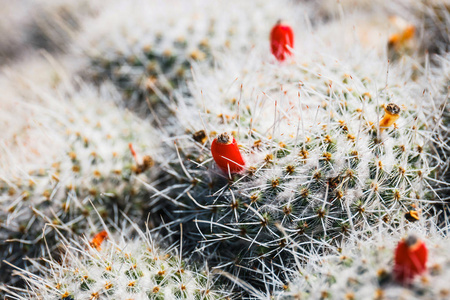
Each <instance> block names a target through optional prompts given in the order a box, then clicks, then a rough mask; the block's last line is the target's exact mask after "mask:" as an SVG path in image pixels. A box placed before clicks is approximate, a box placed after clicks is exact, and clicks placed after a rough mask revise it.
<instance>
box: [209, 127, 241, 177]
mask: <svg viewBox="0 0 450 300" xmlns="http://www.w3.org/2000/svg"><path fill="white" fill-rule="evenodd" d="M211 153H212V156H213V158H214V161H215V162H216V164H217V165H218V166H219V168H220V169H221V170H222V171H223V172H225V173H227V174H228V172H230V173H238V172H240V171H242V169H244V165H245V162H244V159H243V158H242V155H241V152H240V151H239V147H238V145H237V142H236V139H235V138H234V137H233V136H232V135H230V134H228V133H226V132H224V133H222V134H219V135H218V136H217V137H216V138H215V139H214V141H213V142H212V144H211Z"/></svg>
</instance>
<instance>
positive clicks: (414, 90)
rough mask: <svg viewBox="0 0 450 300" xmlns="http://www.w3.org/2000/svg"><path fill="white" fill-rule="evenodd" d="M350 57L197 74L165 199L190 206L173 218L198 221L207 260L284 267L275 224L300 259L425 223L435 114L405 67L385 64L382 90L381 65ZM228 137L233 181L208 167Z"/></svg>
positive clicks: (227, 66)
mask: <svg viewBox="0 0 450 300" xmlns="http://www.w3.org/2000/svg"><path fill="white" fill-rule="evenodd" d="M304 39H306V38H305V37H304ZM304 43H308V41H304ZM296 50H298V51H299V49H296ZM359 51H361V52H362V53H365V51H364V50H362V49H357V48H355V50H354V52H353V53H352V56H351V59H348V60H347V59H342V60H337V59H333V58H332V56H331V55H330V56H326V55H325V54H324V55H323V56H321V57H316V58H311V57H312V56H311V57H310V56H309V53H308V52H307V51H305V52H302V55H301V56H300V55H299V54H298V55H296V58H295V60H296V61H293V62H291V63H289V64H281V65H280V64H271V63H267V62H266V59H265V58H264V57H263V58H262V59H261V58H260V57H259V56H257V55H255V56H251V57H249V58H247V61H246V63H244V62H242V63H241V64H239V62H235V61H236V58H235V57H232V58H231V57H230V59H229V60H228V61H224V62H223V63H222V64H220V65H218V67H217V68H216V69H215V70H214V71H212V72H211V73H205V74H204V75H203V76H202V74H200V72H198V73H195V78H196V85H195V86H194V85H193V86H192V91H191V94H192V95H193V99H191V98H180V99H178V103H179V108H178V110H177V112H178V120H179V123H178V124H177V126H178V127H179V128H182V131H183V132H187V133H188V134H186V133H183V134H180V135H178V136H176V146H175V147H176V151H174V154H173V155H172V156H171V157H165V158H166V159H167V160H166V161H165V162H162V163H161V164H162V165H163V166H167V168H168V169H169V170H170V173H171V174H176V176H175V178H176V180H177V182H179V180H180V178H181V179H182V180H183V184H182V185H178V186H175V185H174V186H173V187H171V188H168V189H166V190H165V191H168V193H169V195H170V197H173V198H176V199H177V200H179V199H184V200H182V201H185V203H186V204H188V205H190V206H191V207H192V209H191V210H187V211H186V212H185V213H184V214H183V215H182V217H183V218H184V220H188V219H194V221H195V222H196V226H197V228H198V229H199V234H198V235H195V234H192V236H191V238H192V239H194V240H195V241H197V240H199V239H200V240H201V242H202V243H201V246H200V247H199V249H201V250H199V251H205V256H208V255H209V254H208V253H209V252H208V249H210V250H211V252H210V253H212V254H211V255H213V256H214V255H216V259H218V260H219V261H220V265H221V266H229V265H233V264H237V265H239V266H243V267H244V268H251V267H253V266H254V264H255V263H256V261H257V258H266V259H267V261H266V263H269V262H270V263H272V264H273V266H274V268H276V267H275V265H277V264H278V265H279V266H288V265H289V260H290V259H292V258H289V254H288V255H285V254H284V253H285V249H286V247H287V246H289V243H290V242H289V240H287V239H286V238H284V237H283V236H282V234H281V233H280V232H279V230H278V228H277V224H280V225H282V226H283V227H285V228H286V231H287V232H288V233H289V237H290V239H292V240H293V241H294V242H295V243H298V244H302V245H304V246H303V251H304V253H302V254H298V256H299V257H298V258H299V259H307V257H308V253H309V251H316V250H314V249H316V248H317V247H319V248H320V247H322V246H323V243H325V242H326V243H333V242H334V243H336V242H338V241H339V240H341V239H342V238H343V237H345V236H346V235H348V234H349V233H350V232H354V231H356V232H360V233H363V232H366V233H368V232H370V231H371V230H372V227H373V226H375V225H376V224H378V223H380V222H385V223H388V224H390V226H392V227H397V226H399V224H400V223H401V222H402V220H403V219H404V215H405V213H409V212H410V211H421V214H423V215H424V216H425V215H428V214H431V215H432V214H433V207H432V205H430V204H431V203H433V202H436V201H439V199H437V197H436V195H435V193H434V190H433V188H431V187H430V182H432V180H433V176H434V173H433V171H434V170H435V168H436V160H438V158H437V157H435V156H434V155H432V154H431V152H430V144H431V140H430V133H431V132H432V129H433V126H434V123H433V122H432V121H430V120H428V119H427V117H426V116H427V115H428V114H432V113H433V112H434V110H433V107H432V105H430V106H428V105H427V104H425V103H421V99H423V95H422V90H421V89H420V85H419V84H417V83H414V82H408V81H407V78H408V76H409V74H410V73H409V72H408V71H405V70H408V69H407V68H405V69H403V68H402V66H398V67H394V66H393V67H392V68H391V69H390V70H389V78H388V81H387V82H386V81H385V80H386V75H385V74H383V71H379V70H378V69H377V68H378V67H381V70H382V69H383V66H384V68H385V67H386V64H383V61H382V60H381V61H380V60H378V59H377V58H376V57H375V56H374V57H372V58H371V64H367V61H368V58H367V57H365V56H364V55H363V54H362V53H361V52H359ZM299 52H300V51H299ZM362 57H364V61H365V62H366V63H362V61H359V60H358V58H361V59H362ZM232 60H234V61H233V62H232ZM239 68H241V69H239ZM377 72H379V73H377ZM385 72H386V71H385ZM392 74H395V75H392ZM236 77H237V78H238V79H237V80H235V78H236ZM403 78H405V79H403ZM236 81H237V82H236ZM241 83H242V84H241ZM200 90H201V91H202V93H200V92H199V91H200ZM197 116H199V117H197ZM225 131H227V132H228V133H230V132H231V133H232V134H233V135H234V137H235V139H236V140H237V142H238V144H239V145H240V149H241V152H242V153H243V157H244V161H245V171H243V172H241V173H240V174H235V175H233V174H228V172H224V171H223V167H221V166H220V165H219V166H216V165H215V163H214V162H213V160H212V157H211V153H210V150H209V141H208V140H212V139H213V138H214V137H215V136H216V135H217V134H220V133H222V132H225ZM171 140H173V138H171ZM213 155H214V153H213ZM222 155H223V154H222ZM223 157H224V158H225V159H226V156H225V155H223ZM214 159H216V158H215V157H214ZM216 161H217V159H216ZM231 173H233V172H231ZM230 175H231V177H230ZM324 251H325V250H324ZM235 272H240V271H235ZM256 277H257V276H256Z"/></svg>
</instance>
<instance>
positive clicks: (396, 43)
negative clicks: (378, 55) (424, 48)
mask: <svg viewBox="0 0 450 300" xmlns="http://www.w3.org/2000/svg"><path fill="white" fill-rule="evenodd" d="M415 32H416V28H415V27H414V26H413V25H409V26H407V27H406V28H405V29H404V30H402V31H401V32H398V33H394V34H392V35H391V36H390V37H389V41H388V48H389V50H395V51H399V50H400V49H402V48H403V47H405V44H406V43H407V42H408V41H410V40H412V38H413V37H414V34H415Z"/></svg>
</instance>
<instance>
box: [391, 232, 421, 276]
mask: <svg viewBox="0 0 450 300" xmlns="http://www.w3.org/2000/svg"><path fill="white" fill-rule="evenodd" d="M427 259H428V249H427V247H426V245H425V243H424V242H422V241H421V240H419V239H418V238H416V237H415V236H412V235H410V236H408V237H407V238H406V239H403V240H402V241H400V242H399V243H398V245H397V249H396V250H395V265H394V275H395V279H396V280H397V281H399V282H402V283H408V282H410V281H411V280H412V279H413V278H414V277H415V276H416V275H419V274H421V273H423V272H424V271H425V269H426V264H427Z"/></svg>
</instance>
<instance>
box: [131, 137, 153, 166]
mask: <svg viewBox="0 0 450 300" xmlns="http://www.w3.org/2000/svg"><path fill="white" fill-rule="evenodd" d="M128 147H129V148H130V152H131V155H133V158H134V161H135V162H136V166H134V167H133V171H134V172H135V173H136V174H141V173H144V172H145V171H147V170H148V169H150V168H151V167H152V166H153V165H154V161H153V158H151V156H149V155H144V157H143V158H142V161H141V160H140V159H139V157H138V155H137V153H136V151H135V150H134V147H133V144H132V143H129V144H128Z"/></svg>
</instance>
